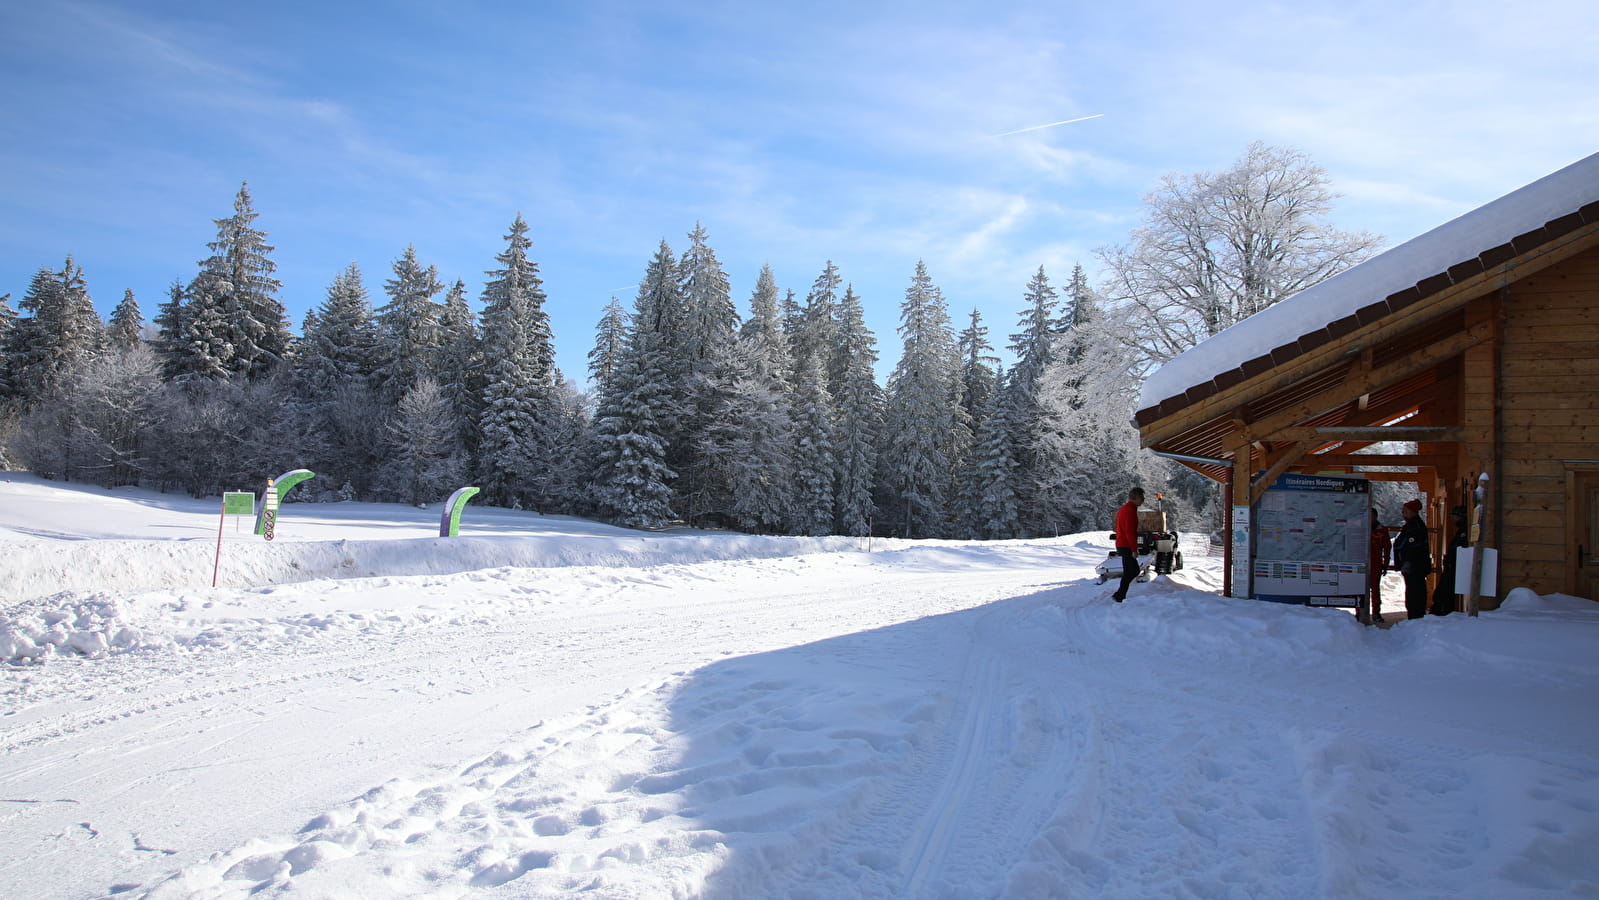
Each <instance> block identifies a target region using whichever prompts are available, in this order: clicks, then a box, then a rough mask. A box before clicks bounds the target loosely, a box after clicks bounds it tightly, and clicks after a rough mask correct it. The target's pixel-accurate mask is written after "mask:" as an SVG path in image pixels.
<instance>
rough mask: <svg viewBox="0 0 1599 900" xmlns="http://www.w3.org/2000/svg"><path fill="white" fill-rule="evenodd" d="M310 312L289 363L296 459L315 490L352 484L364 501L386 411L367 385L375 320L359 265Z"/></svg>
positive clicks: (374, 353) (378, 452) (378, 460)
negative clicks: (298, 430) (299, 430)
mask: <svg viewBox="0 0 1599 900" xmlns="http://www.w3.org/2000/svg"><path fill="white" fill-rule="evenodd" d="M314 313H315V314H314V315H311V314H307V316H306V325H305V329H304V334H303V335H302V336H301V338H300V340H299V342H298V343H297V345H296V355H295V358H294V361H293V370H294V381H295V384H296V389H295V396H296V400H295V407H296V408H295V411H294V415H296V416H297V417H298V419H299V420H300V421H301V422H302V423H303V424H304V426H305V429H306V430H305V433H304V436H303V437H302V438H301V439H300V440H299V441H297V442H296V443H297V444H298V446H299V449H301V450H302V452H303V453H304V454H305V456H304V457H303V459H302V460H301V463H300V464H301V465H305V466H307V467H308V468H310V469H312V470H313V471H315V472H316V473H317V474H318V476H319V477H320V481H319V482H318V485H317V486H318V487H319V488H322V489H324V490H326V489H327V488H329V487H331V486H334V485H337V484H343V483H345V482H350V483H351V485H352V486H353V487H354V488H355V489H356V490H357V493H358V495H359V496H360V497H361V498H362V499H368V496H369V495H368V493H367V491H368V489H369V487H370V486H371V485H372V483H373V478H374V475H375V473H376V469H377V468H378V466H379V465H381V463H382V455H381V453H382V450H383V446H384V445H383V432H382V423H383V418H384V412H383V409H382V406H381V404H380V402H379V400H378V398H377V395H376V393H375V391H374V388H373V385H372V373H373V372H374V370H375V368H376V365H377V324H376V322H375V321H374V320H373V314H372V303H371V301H370V300H369V299H368V295H367V290H366V285H365V283H364V282H363V280H362V277H361V269H360V267H359V266H357V265H356V264H355V263H353V262H352V263H350V265H349V266H347V267H346V268H345V269H344V271H343V272H340V273H339V274H338V275H337V276H335V277H334V279H333V282H332V283H331V284H330V285H328V289H327V297H326V299H324V300H323V302H322V304H321V305H320V306H318V307H317V308H316V310H315V311H314ZM271 474H276V473H275V472H274V473H271Z"/></svg>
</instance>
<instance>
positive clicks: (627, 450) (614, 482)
mask: <svg viewBox="0 0 1599 900" xmlns="http://www.w3.org/2000/svg"><path fill="white" fill-rule="evenodd" d="M685 318H686V311H685V308H684V302H683V295H682V290H681V287H680V283H679V279H678V266H677V257H676V256H675V255H674V254H673V253H672V248H671V247H670V246H668V245H667V243H666V242H665V241H661V244H660V247H659V248H658V249H657V250H656V252H655V256H654V257H653V258H652V259H651V260H650V262H649V265H648V266H647V267H646V268H645V271H644V278H643V279H642V280H641V281H640V282H639V290H638V296H637V298H635V300H634V302H633V315H632V330H631V331H630V332H629V333H628V340H627V347H626V349H625V351H624V353H623V355H622V359H621V364H620V365H618V366H617V369H616V375H615V377H614V379H613V380H612V383H611V384H609V385H607V386H606V388H605V390H604V391H603V392H602V394H601V395H600V399H599V404H598V408H597V409H596V411H595V414H594V428H593V438H592V440H591V442H590V446H591V448H592V449H591V452H590V454H589V455H590V457H591V458H592V460H593V463H594V467H593V471H592V474H591V475H590V478H589V485H590V501H591V503H592V505H593V507H594V508H595V509H596V510H597V513H598V515H599V516H600V517H601V518H603V519H606V520H607V521H610V522H614V523H616V524H619V525H625V526H627V527H630V528H656V527H660V526H662V525H665V524H666V523H667V522H669V521H671V520H672V519H673V518H675V517H676V514H675V513H674V512H673V507H672V502H673V499H674V496H673V491H672V485H671V482H672V481H673V480H674V479H676V478H677V472H676V470H675V469H673V468H672V466H671V465H670V462H669V460H670V458H671V454H672V447H671V443H672V440H673V438H674V437H675V436H677V435H678V434H679V433H680V432H679V430H678V429H677V428H676V427H675V425H676V423H678V422H681V421H683V420H684V419H686V418H687V414H686V412H685V409H684V400H683V396H682V386H683V382H684V372H685V370H686V367H685V365H684V359H683V358H682V356H681V355H680V354H679V353H678V348H680V347H681V346H682V341H681V335H682V332H683V323H684V321H685Z"/></svg>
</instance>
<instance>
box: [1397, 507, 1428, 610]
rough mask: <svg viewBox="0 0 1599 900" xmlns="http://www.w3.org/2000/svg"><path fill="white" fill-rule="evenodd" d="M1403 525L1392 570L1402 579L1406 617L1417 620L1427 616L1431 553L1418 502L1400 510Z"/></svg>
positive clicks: (1425, 524) (1425, 526) (1425, 525)
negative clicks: (1403, 580) (1403, 581)
mask: <svg viewBox="0 0 1599 900" xmlns="http://www.w3.org/2000/svg"><path fill="white" fill-rule="evenodd" d="M1399 514H1400V515H1401V516H1403V517H1404V520H1405V524H1404V525H1402V526H1400V528H1399V537H1398V539H1397V540H1395V541H1394V568H1396V569H1398V570H1399V574H1400V575H1403V576H1404V577H1405V615H1406V616H1407V617H1408V618H1412V619H1419V618H1421V617H1422V616H1425V615H1426V614H1427V576H1428V575H1430V574H1432V550H1431V549H1430V548H1429V546H1428V543H1427V523H1426V522H1425V521H1423V520H1422V518H1421V501H1420V500H1410V501H1408V502H1406V503H1405V505H1404V506H1402V507H1400V511H1399Z"/></svg>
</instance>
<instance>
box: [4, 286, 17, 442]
mask: <svg viewBox="0 0 1599 900" xmlns="http://www.w3.org/2000/svg"><path fill="white" fill-rule="evenodd" d="M16 322H17V311H16V310H14V309H12V308H11V295H10V294H0V400H3V399H4V398H7V397H10V396H12V391H11V381H10V377H11V376H10V366H9V365H8V364H7V362H6V359H7V353H8V352H9V347H10V335H11V329H12V328H13V327H14V326H15V325H16ZM0 452H3V451H0Z"/></svg>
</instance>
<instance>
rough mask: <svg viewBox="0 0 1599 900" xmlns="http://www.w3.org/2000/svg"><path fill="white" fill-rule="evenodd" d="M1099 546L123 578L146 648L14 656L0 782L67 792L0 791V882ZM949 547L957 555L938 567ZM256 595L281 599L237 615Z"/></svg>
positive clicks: (424, 765)
mask: <svg viewBox="0 0 1599 900" xmlns="http://www.w3.org/2000/svg"><path fill="white" fill-rule="evenodd" d="M1097 552H1098V551H1096V550H1092V549H1076V548H1074V547H1072V546H1071V545H1070V544H1066V543H1062V544H1061V545H1060V546H1059V547H1048V548H1044V547H1026V546H1017V547H1015V548H1013V550H1012V551H1011V552H1010V553H1004V552H996V551H993V550H988V551H980V552H975V553H974V552H971V551H970V550H962V549H958V548H957V549H939V548H937V547H929V548H926V549H924V550H916V551H890V552H887V553H879V554H874V555H870V556H868V555H865V554H826V555H821V556H796V557H790V558H784V559H770V560H767V559H762V560H735V561H712V562H707V563H696V564H674V565H662V566H638V567H627V566H623V567H617V568H609V567H607V568H595V567H568V568H554V569H509V568H507V569H494V570H486V571H482V572H475V573H463V574H460V575H454V576H443V577H432V576H407V577H400V578H379V579H346V580H343V581H339V582H331V583H330V582H307V583H301V584H293V585H287V586H278V587H274V588H268V589H264V590H263V591H261V592H248V591H247V592H238V591H227V590H217V591H211V590H203V589H190V590H185V591H181V592H176V593H159V594H141V595H124V596H122V597H119V598H118V602H117V604H116V605H117V606H118V608H119V609H121V610H123V612H124V614H125V615H126V617H127V618H128V620H129V621H128V622H127V624H129V625H134V626H137V627H138V628H140V629H142V633H143V634H144V640H145V641H146V642H149V643H150V644H151V646H154V647H156V648H157V649H153V650H136V651H131V652H121V653H113V654H111V655H109V656H107V657H105V658H100V659H82V660H76V661H74V660H73V659H72V658H71V657H66V658H57V659H53V660H52V661H51V662H50V663H48V664H47V665H45V666H40V667H37V668H33V669H26V668H25V669H21V670H14V672H13V676H14V677H13V679H12V681H11V683H10V684H9V685H8V693H9V694H10V695H11V696H10V698H9V699H10V700H11V702H10V703H9V704H8V707H7V710H6V717H5V719H4V721H5V723H6V724H5V730H4V732H3V737H0V751H3V752H4V753H5V754H6V757H7V761H8V765H7V766H6V767H5V772H4V774H3V775H0V794H3V796H4V797H5V798H30V797H36V796H40V797H42V796H45V795H46V794H49V791H47V790H46V789H45V788H46V786H50V787H51V788H52V789H55V790H59V789H61V788H68V789H70V790H69V793H71V794H72V796H71V797H63V799H70V800H72V801H73V802H71V803H49V804H47V803H38V804H33V803H30V804H7V805H5V807H4V808H0V815H4V816H6V821H7V825H8V834H10V835H14V836H13V837H10V838H8V839H7V840H6V849H7V850H8V851H11V852H8V853H6V854H5V858H6V861H0V887H3V886H4V885H6V884H8V883H10V882H9V879H10V878H12V877H18V876H17V875H16V873H20V872H30V871H32V872H37V871H41V870H43V871H64V870H68V869H73V870H77V871H80V872H83V871H85V870H87V871H92V872H97V873H98V875H99V878H100V881H99V883H100V885H101V889H102V890H111V889H113V888H127V887H129V886H131V885H133V884H138V883H140V882H142V881H146V880H148V879H149V878H150V877H152V876H154V875H156V874H158V873H159V872H160V871H163V870H166V871H170V870H171V869H172V868H173V867H174V866H181V865H184V864H186V863H188V862H191V861H194V860H196V859H199V858H203V856H204V854H205V853H208V852H210V851H213V850H219V849H224V848H226V847H229V846H234V845H237V844H242V843H246V842H247V841H248V840H249V839H250V838H253V837H256V836H258V835H263V834H272V833H280V832H284V831H290V832H292V831H293V830H294V829H297V828H298V827H299V826H300V825H302V824H304V822H305V821H307V820H309V819H311V818H313V817H315V816H316V815H318V814H320V813H322V812H324V811H325V810H326V809H327V808H328V807H329V806H330V801H336V800H337V799H338V798H341V797H352V796H358V795H361V794H363V793H365V792H366V791H367V790H368V789H370V788H372V787H373V786H374V785H377V784H382V783H383V782H385V781H387V780H388V779H389V778H390V777H391V776H392V774H393V773H395V772H411V773H417V772H426V771H429V770H430V769H437V768H440V767H444V768H449V767H452V766H454V765H457V764H458V763H459V762H460V761H462V760H465V759H469V758H472V757H473V756H474V755H482V754H487V753H491V752H494V751H495V748H497V747H499V746H500V745H501V744H502V743H503V742H504V741H505V740H506V739H507V738H508V736H511V735H515V734H517V733H519V732H521V731H523V730H525V729H526V728H528V727H529V726H530V725H533V724H536V723H538V722H540V721H542V720H546V719H557V718H559V717H561V716H562V715H563V714H566V713H568V712H569V711H570V710H573V709H584V708H586V707H588V706H592V705H597V704H603V703H604V702H606V701H607V700H608V699H610V698H614V697H617V696H618V695H622V694H624V693H625V692H626V691H628V690H630V689H638V688H640V687H641V684H642V683H643V682H641V679H643V680H645V681H648V680H656V681H658V680H659V679H661V678H665V677H669V676H671V675H672V673H681V672H686V671H693V670H694V669H695V668H696V667H699V666H702V665H705V664H707V663H711V662H715V661H717V660H722V659H725V658H728V657H735V656H740V655H745V654H749V653H756V652H761V651H766V650H770V649H773V648H780V647H786V646H790V645H793V644H804V643H806V642H808V641H812V640H815V639H817V638H821V637H829V636H833V635H837V634H844V633H849V632H852V631H855V630H857V629H860V628H862V627H870V626H873V625H876V624H881V623H892V622H897V621H902V620H905V619H915V618H917V617H919V616H922V615H925V614H928V613H939V612H943V611H946V610H949V609H958V608H963V607H965V606H968V605H972V604H980V603H983V602H985V601H987V600H991V599H995V598H998V597H1002V596H1004V595H1005V594H1006V593H1007V592H1009V591H1011V590H1025V589H1028V588H1030V587H1031V586H1033V585H1036V584H1038V583H1040V582H1042V581H1047V580H1054V579H1055V578H1057V577H1058V572H1059V569H1060V566H1061V564H1062V563H1063V562H1069V561H1070V560H1071V559H1074V558H1075V557H1077V556H1091V555H1093V554H1095V553H1097ZM950 554H959V555H960V556H961V558H963V559H965V560H966V562H967V563H968V571H967V572H964V573H958V574H954V575H952V574H951V573H949V572H946V571H944V570H943V563H942V562H940V560H941V559H942V558H947V557H948V556H949V555H950ZM1018 564H1019V565H1018ZM1012 585H1020V586H1021V587H1011V586H1012ZM84 599H86V598H77V600H78V605H80V606H81V605H83V600H84ZM73 600H74V598H71V597H67V596H63V597H61V598H57V602H58V603H60V604H63V605H70V604H71V603H72V602H73ZM396 600H398V601H399V602H395V601H396ZM91 605H92V604H91ZM262 606H269V607H270V606H276V607H280V608H282V609H284V610H285V611H286V612H287V613H288V614H285V615H282V616H279V617H262V616H260V615H259V614H258V613H257V614H255V615H239V613H240V612H243V611H245V610H252V611H258V610H259V609H260V608H261V607H262ZM158 636H165V643H164V644H163V643H162V642H161V640H159V639H158ZM652 673H653V674H652ZM219 809H221V810H228V811H230V812H229V814H228V816H227V817H226V818H219V817H217V816H214V815H212V814H211V813H212V812H213V811H214V810H219ZM152 811H157V812H156V814H155V815H152V814H151V813H152ZM27 832H31V833H32V837H31V839H27V838H24V837H23V833H27ZM91 832H93V833H94V835H95V837H93V838H89V837H88V835H89V834H90V833H91ZM140 847H148V848H153V849H152V850H151V851H145V850H141V849H139V848H140ZM166 851H172V852H166ZM37 887H38V888H39V889H30V891H29V892H30V893H33V894H35V895H36V896H74V893H73V892H72V891H66V892H63V893H61V894H52V893H51V888H50V886H49V885H48V884H44V885H39V886H37ZM0 894H5V895H8V896H9V895H10V892H8V891H3V890H0Z"/></svg>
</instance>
